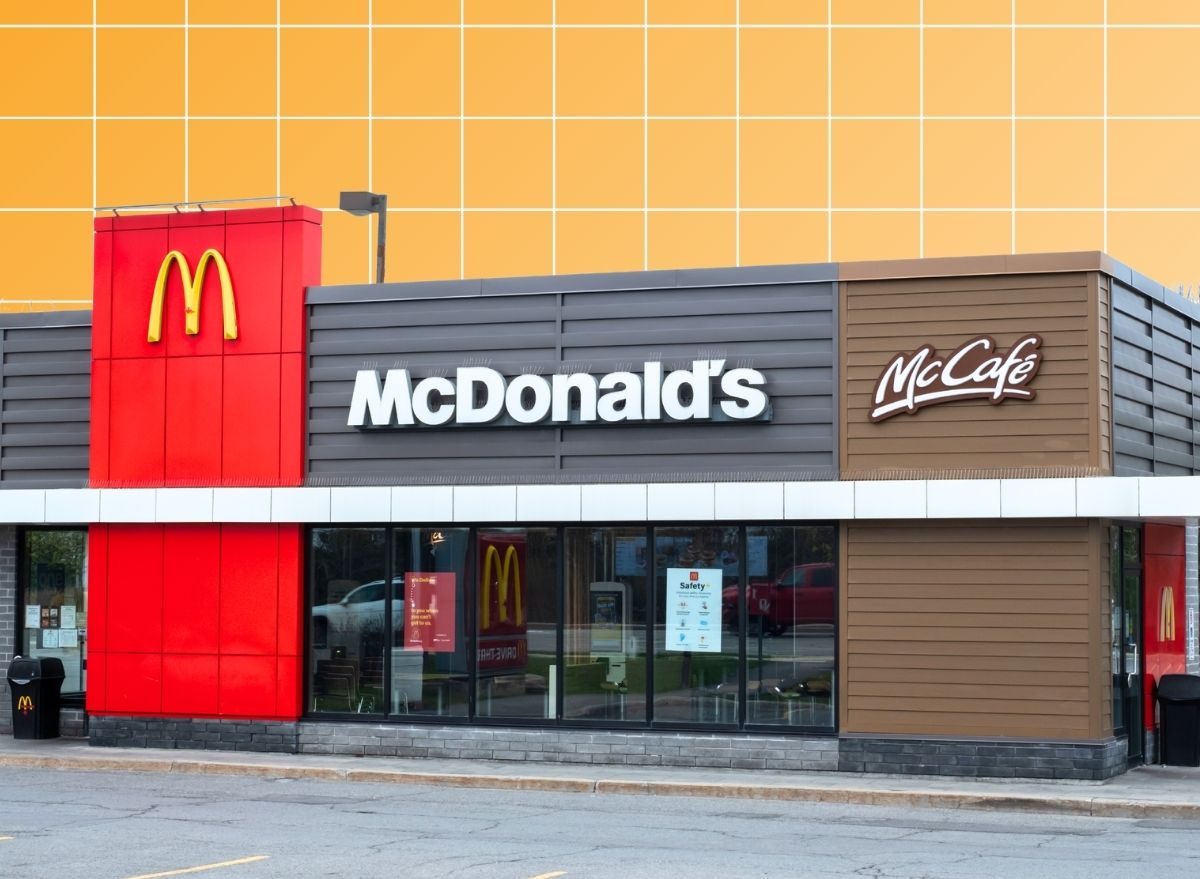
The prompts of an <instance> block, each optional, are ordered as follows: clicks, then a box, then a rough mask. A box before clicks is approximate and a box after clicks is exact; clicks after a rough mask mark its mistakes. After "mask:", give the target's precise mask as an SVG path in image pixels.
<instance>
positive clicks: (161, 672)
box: [88, 207, 321, 719]
mask: <svg viewBox="0 0 1200 879" xmlns="http://www.w3.org/2000/svg"><path fill="white" fill-rule="evenodd" d="M95 228H96V250H95V261H94V274H93V278H94V284H95V290H94V291H93V295H94V297H95V308H94V311H93V346H92V356H93V363H92V375H93V395H92V406H93V412H92V445H91V454H92V462H91V473H92V481H93V485H95V486H101V485H102V486H111V487H151V486H167V485H180V486H183V485H205V486H207V485H213V486H219V485H256V486H270V485H299V484H301V483H302V480H303V476H304V414H305V411H304V407H305V389H306V385H305V370H304V350H305V309H304V289H305V287H307V286H311V285H314V284H318V283H320V251H321V228H320V214H319V213H318V212H316V211H312V210H310V209H308V208H302V207H287V208H265V209H255V210H245V211H227V212H223V211H212V212H205V213H186V214H162V215H136V216H128V217H115V218H102V219H99V220H97V221H96V224H95ZM208 248H213V249H215V250H217V252H218V253H220V254H221V255H222V256H223V257H224V260H225V262H226V264H227V265H228V268H229V274H230V280H231V283H232V286H233V295H234V303H235V308H236V313H237V317H238V337H237V338H236V339H233V340H226V339H224V338H223V326H222V302H221V285H220V276H219V272H218V271H217V266H216V265H213V264H210V265H209V267H208V270H207V271H206V275H205V278H204V283H203V287H202V289H201V294H200V304H199V333H198V334H196V335H191V336H189V335H187V334H186V333H185V332H184V329H185V314H184V305H185V302H184V289H183V282H182V279H181V275H180V272H179V271H178V270H177V269H175V268H174V267H173V268H172V269H171V271H170V272H169V273H168V275H167V283H166V289H165V295H164V299H163V323H162V341H160V342H158V343H150V342H148V341H147V338H146V334H147V329H148V326H149V320H150V305H151V299H152V297H153V293H154V286H155V281H156V280H157V277H158V273H159V269H160V267H161V266H162V264H163V260H164V258H165V257H166V256H167V254H168V253H169V252H170V251H171V250H178V251H180V253H182V254H183V256H184V257H185V258H186V260H187V262H188V265H189V269H190V271H191V272H193V273H194V272H195V271H196V269H197V268H198V267H199V261H200V256H201V254H202V253H203V252H204V251H205V250H206V249H208ZM284 352H286V356H283V355H284ZM302 535H303V529H302V527H301V526H297V525H286V526H276V525H222V524H220V523H217V524H211V525H194V524H164V525H132V524H131V525H118V524H112V525H103V526H96V527H95V528H93V529H92V533H91V535H90V537H89V551H90V553H91V555H90V559H91V568H90V573H89V577H90V581H89V591H90V599H89V600H90V606H89V615H90V616H89V643H88V649H89V666H90V667H89V676H90V680H89V694H88V708H89V710H90V711H94V712H97V713H109V714H159V713H165V714H168V715H172V716H191V717H210V716H217V717H226V716H229V717H258V718H291V719H294V718H296V717H298V716H299V713H300V710H301V704H300V694H301V689H300V688H301V662H302V657H301V644H302V637H301V626H302V612H303V598H302V595H303V580H304V578H303V574H302V571H303V566H302V551H303V550H302Z"/></svg>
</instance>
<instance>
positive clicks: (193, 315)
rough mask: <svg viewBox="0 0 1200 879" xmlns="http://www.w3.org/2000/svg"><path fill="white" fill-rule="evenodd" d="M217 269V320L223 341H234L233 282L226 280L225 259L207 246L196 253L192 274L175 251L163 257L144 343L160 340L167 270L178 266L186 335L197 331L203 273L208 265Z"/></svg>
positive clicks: (227, 278)
mask: <svg viewBox="0 0 1200 879" xmlns="http://www.w3.org/2000/svg"><path fill="white" fill-rule="evenodd" d="M210 262H211V263H213V264H215V265H216V267H217V274H218V275H219V277H220V280H221V318H222V323H223V324H224V328H225V338H226V339H236V338H237V337H238V330H237V308H236V306H235V305H234V301H233V282H232V281H230V280H229V266H227V265H226V264H225V257H223V256H221V254H219V253H217V251H215V250H213V249H212V248H211V247H210V248H208V250H206V251H204V253H202V254H200V262H198V263H196V274H195V276H194V277H193V275H192V270H191V269H190V268H189V267H188V263H187V258H186V257H184V255H183V254H182V253H180V252H179V251H178V250H172V251H171V252H170V253H168V254H167V255H166V256H165V257H163V261H162V265H161V266H159V268H158V280H156V281H155V282H154V298H153V299H152V300H150V326H149V328H148V329H147V331H146V341H148V342H157V341H159V339H161V338H162V313H163V298H164V297H165V296H166V290H167V278H168V277H169V276H170V274H171V267H172V266H178V267H179V277H180V279H181V280H182V281H183V310H184V325H183V331H184V332H185V333H187V334H188V335H189V336H195V335H196V334H198V333H199V332H200V292H201V290H203V288H204V273H205V271H206V270H207V269H208V264H209V263H210Z"/></svg>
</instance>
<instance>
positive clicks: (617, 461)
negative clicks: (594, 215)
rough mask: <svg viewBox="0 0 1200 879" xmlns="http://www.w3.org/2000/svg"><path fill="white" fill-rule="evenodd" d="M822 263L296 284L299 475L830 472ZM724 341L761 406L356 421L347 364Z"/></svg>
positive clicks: (645, 354)
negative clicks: (751, 416) (549, 420)
mask: <svg viewBox="0 0 1200 879" xmlns="http://www.w3.org/2000/svg"><path fill="white" fill-rule="evenodd" d="M834 273H835V267H832V266H781V267H768V268H747V269H723V270H711V271H690V272H684V271H680V272H674V271H667V272H639V273H631V274H617V275H593V276H565V277H561V276H560V277H552V278H510V279H501V280H496V281H463V282H444V283H435V284H388V285H383V286H356V287H318V288H312V289H310V290H309V291H308V311H309V361H308V362H309V408H308V482H309V484H314V485H330V484H333V485H336V484H372V483H374V484H388V483H422V482H458V483H470V482H521V481H537V482H552V481H560V482H571V481H577V480H588V481H620V480H625V481H629V480H637V481H644V480H649V481H663V480H704V479H707V478H714V477H717V476H720V477H721V478H726V479H729V478H735V479H737V478H744V479H762V478H783V477H787V478H793V479H803V478H834V477H835V474H836V460H835V449H836V448H837V441H836V436H835V426H834V425H835V423H836V419H835V418H834V412H835V410H834V391H835V387H836V383H835V375H834V370H835V364H836V362H837V352H836V350H835V344H836V342H835V339H836V333H835V327H836V320H835V314H834V311H835V304H836V296H835V284H834V283H833V282H832V279H833V277H834ZM716 357H723V358H725V359H726V360H727V361H728V363H727V368H732V367H734V366H750V367H753V368H756V369H760V370H762V371H763V372H764V373H765V375H766V377H767V387H766V391H767V393H768V394H769V396H770V398H771V404H772V407H773V413H774V414H773V420H772V421H771V422H770V423H735V424H696V425H689V424H664V425H646V426H621V425H608V426H604V427H567V428H554V427H526V428H502V427H491V428H484V429H464V428H454V429H429V428H408V429H401V430H374V431H359V430H356V429H354V428H350V427H347V426H346V416H347V411H348V407H349V404H350V396H351V390H352V388H353V384H354V375H355V372H356V371H357V370H359V369H363V368H376V369H381V370H382V369H387V368H396V367H407V368H408V369H410V370H411V372H412V375H413V376H414V378H420V377H424V376H427V375H431V374H435V373H437V372H439V371H440V372H441V374H452V373H453V370H454V369H455V368H456V367H458V366H468V365H470V366H489V367H491V368H493V369H497V370H499V371H500V372H502V373H504V374H505V375H510V376H511V375H516V374H519V373H523V372H538V373H541V374H549V373H552V372H555V371H557V370H558V368H559V367H560V366H561V365H564V364H565V365H568V366H570V367H571V369H572V371H587V372H591V373H603V372H609V371H612V370H615V369H621V368H625V369H632V370H633V371H635V372H641V370H642V366H641V364H642V362H643V361H646V360H662V361H664V362H665V363H666V364H667V366H668V367H675V368H678V367H683V366H690V362H691V361H692V360H693V359H697V358H716Z"/></svg>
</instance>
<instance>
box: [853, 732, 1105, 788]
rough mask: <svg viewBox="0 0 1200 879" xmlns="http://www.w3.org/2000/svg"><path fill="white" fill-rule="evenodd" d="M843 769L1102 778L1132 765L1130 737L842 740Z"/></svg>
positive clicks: (907, 773) (964, 775)
mask: <svg viewBox="0 0 1200 879" xmlns="http://www.w3.org/2000/svg"><path fill="white" fill-rule="evenodd" d="M839 744H840V747H839V758H838V769H839V770H841V771H842V772H888V773H896V774H901V775H957V776H963V777H968V778H1075V779H1094V780H1100V779H1105V778H1112V777H1113V776H1114V775H1120V774H1121V773H1122V772H1124V771H1125V770H1126V769H1127V768H1128V765H1127V758H1126V754H1127V744H1126V741H1125V739H1123V738H1121V739H1108V740H1106V741H1103V742H1096V743H1091V742H1014V741H1004V740H1002V739H1001V740H995V741H963V740H947V739H909V738H862V737H857V736H855V737H853V738H843V739H841V740H840V743H839Z"/></svg>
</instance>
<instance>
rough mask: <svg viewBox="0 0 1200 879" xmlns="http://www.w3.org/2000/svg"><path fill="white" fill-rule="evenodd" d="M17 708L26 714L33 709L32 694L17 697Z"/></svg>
mask: <svg viewBox="0 0 1200 879" xmlns="http://www.w3.org/2000/svg"><path fill="white" fill-rule="evenodd" d="M17 710H18V711H20V712H21V713H22V714H28V713H29V712H30V711H32V710H33V697H32V696H21V697H20V698H19V699H17Z"/></svg>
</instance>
